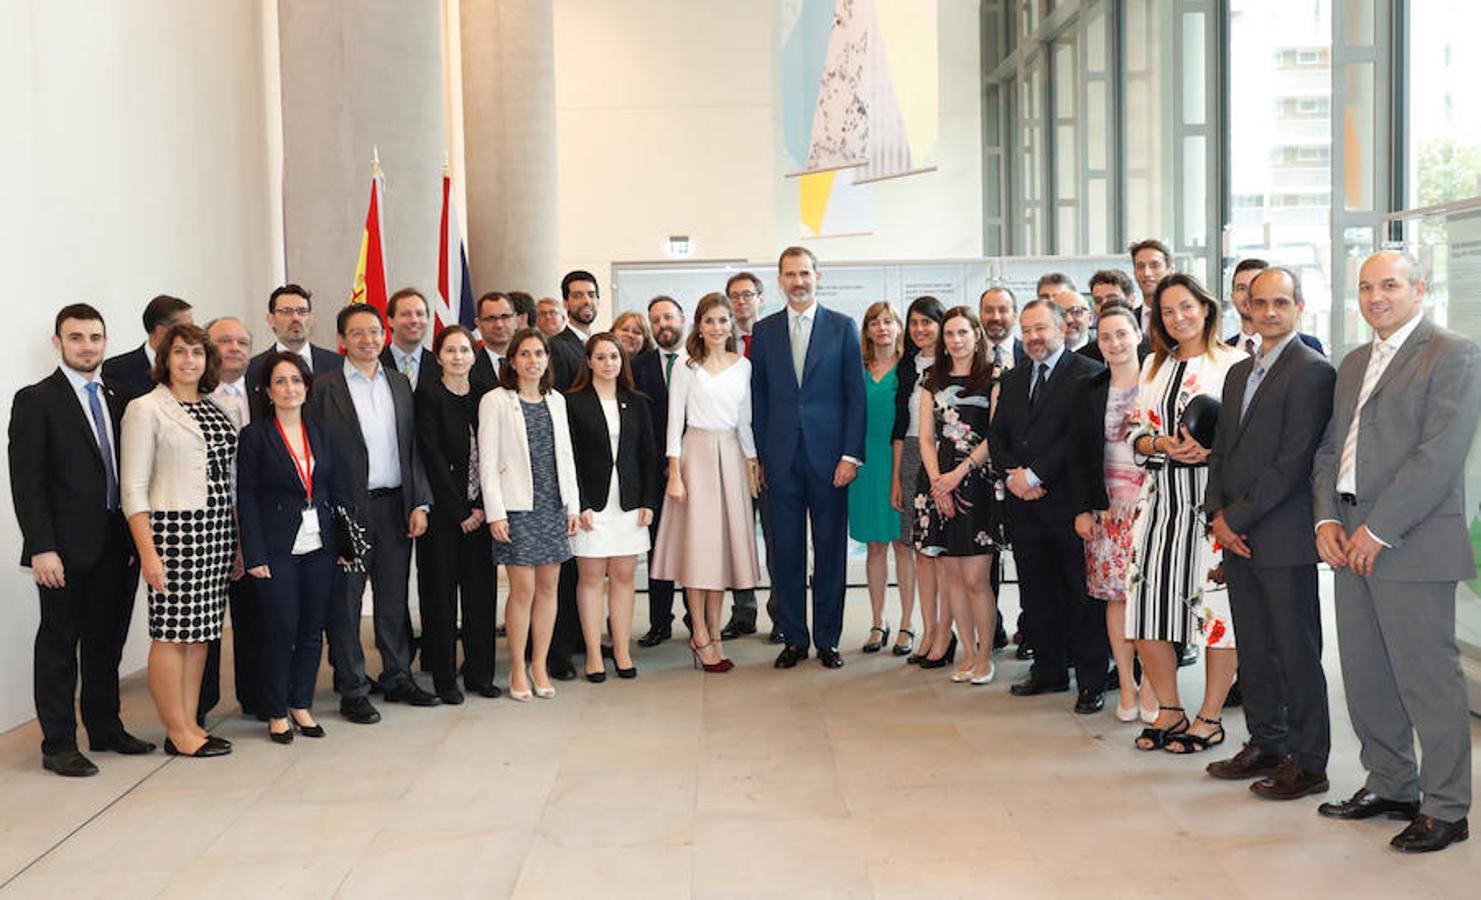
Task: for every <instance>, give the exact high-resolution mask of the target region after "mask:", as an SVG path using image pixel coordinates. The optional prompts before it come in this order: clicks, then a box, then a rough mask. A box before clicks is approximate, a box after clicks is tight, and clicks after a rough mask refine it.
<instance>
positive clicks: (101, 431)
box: [87, 381, 118, 510]
mask: <svg viewBox="0 0 1481 900" xmlns="http://www.w3.org/2000/svg"><path fill="white" fill-rule="evenodd" d="M87 408H88V410H89V411H90V412H91V413H92V414H93V425H94V427H96V428H97V429H98V452H99V453H101V454H103V474H104V475H105V476H107V480H108V509H109V510H115V509H118V473H117V472H116V471H114V468H113V467H114V462H113V444H112V443H110V442H109V441H108V419H107V417H106V416H104V415H103V401H101V400H99V399H98V383H97V382H96V381H89V382H88V383H87Z"/></svg>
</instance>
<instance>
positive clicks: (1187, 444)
mask: <svg viewBox="0 0 1481 900" xmlns="http://www.w3.org/2000/svg"><path fill="white" fill-rule="evenodd" d="M1152 309H1153V313H1152V316H1151V332H1152V355H1151V356H1149V357H1147V360H1146V362H1145V363H1143V365H1142V378H1141V384H1140V387H1139V388H1138V389H1137V399H1136V409H1135V410H1134V411H1133V412H1132V425H1131V436H1130V438H1129V442H1130V444H1131V448H1132V450H1133V452H1134V454H1135V458H1136V461H1137V464H1138V465H1141V466H1143V467H1145V468H1146V470H1147V477H1146V479H1145V480H1144V481H1143V482H1142V489H1141V497H1140V499H1139V500H1138V509H1137V514H1136V515H1137V518H1136V526H1135V536H1134V538H1133V544H1132V546H1133V551H1132V569H1131V583H1130V586H1129V596H1128V599H1127V603H1126V636H1127V637H1128V638H1130V639H1133V640H1135V641H1136V644H1137V655H1139V656H1140V657H1141V660H1142V668H1143V670H1144V671H1145V673H1146V676H1147V677H1148V678H1149V679H1150V680H1151V682H1152V690H1153V691H1154V692H1155V693H1156V695H1157V700H1158V702H1159V704H1161V706H1160V708H1159V710H1158V715H1157V719H1156V721H1155V722H1153V723H1152V727H1150V728H1147V729H1144V730H1143V731H1142V733H1141V735H1140V736H1139V737H1138V738H1137V739H1136V746H1137V747H1138V749H1141V750H1157V749H1167V750H1169V751H1171V752H1174V753H1189V752H1198V751H1200V750H1205V749H1207V748H1209V747H1211V746H1214V745H1216V744H1219V743H1221V742H1222V741H1223V740H1224V729H1223V726H1222V725H1221V724H1220V719H1219V716H1220V711H1221V710H1222V709H1223V708H1224V698H1225V697H1226V696H1227V695H1228V693H1229V687H1230V685H1232V684H1233V683H1234V673H1235V670H1236V669H1237V667H1238V659H1237V657H1236V655H1235V650H1234V626H1233V623H1232V620H1231V619H1230V616H1229V597H1228V593H1227V592H1226V591H1224V590H1223V587H1222V585H1215V584H1213V580H1212V578H1211V576H1212V575H1213V573H1214V570H1215V569H1216V567H1217V566H1218V563H1219V551H1218V548H1217V547H1216V546H1214V544H1213V541H1212V539H1211V538H1209V537H1208V530H1207V528H1206V527H1205V526H1204V522H1203V492H1204V487H1205V485H1206V484H1207V483H1208V448H1206V447H1202V446H1200V445H1199V444H1198V442H1197V441H1195V440H1194V439H1193V437H1192V436H1191V435H1189V434H1188V432H1187V430H1186V429H1185V428H1183V427H1182V426H1181V425H1180V422H1181V419H1182V415H1183V410H1184V409H1185V408H1187V406H1188V403H1189V401H1191V400H1192V399H1193V398H1194V397H1196V396H1198V395H1200V394H1207V395H1210V396H1212V397H1214V398H1216V399H1217V398H1218V397H1220V396H1221V394H1222V393H1223V389H1224V377H1225V375H1227V374H1228V372H1229V369H1230V368H1232V367H1233V366H1234V364H1235V363H1236V362H1238V361H1239V360H1240V359H1243V358H1244V355H1245V354H1244V353H1243V352H1242V351H1239V350H1235V349H1233V348H1231V347H1226V346H1225V345H1224V343H1223V342H1222V341H1220V340H1219V335H1218V328H1219V303H1218V301H1217V300H1215V299H1214V298H1213V297H1212V296H1211V295H1210V294H1209V293H1208V291H1207V290H1205V289H1204V287H1203V285H1201V284H1199V283H1198V280H1197V279H1196V278H1194V277H1193V276H1191V275H1186V274H1182V273H1175V274H1172V275H1169V276H1167V277H1166V278H1164V279H1162V281H1161V282H1160V283H1158V285H1157V292H1156V296H1155V298H1154V300H1153V304H1152ZM1215 588H1217V589H1215ZM1179 641H1183V642H1186V641H1197V642H1198V643H1200V644H1202V645H1203V646H1204V647H1206V648H1208V649H1207V653H1206V659H1207V664H1208V673H1207V677H1206V678H1205V681H1204V685H1205V686H1204V696H1203V706H1202V708H1201V709H1199V711H1198V714H1197V716H1196V717H1195V719H1194V721H1193V722H1192V723H1191V724H1190V723H1189V721H1188V717H1187V715H1186V714H1185V713H1184V710H1183V708H1182V707H1181V706H1180V705H1179V701H1178V682H1177V673H1178V661H1177V657H1176V654H1175V652H1174V650H1173V643H1174V642H1179ZM1122 677H1123V678H1126V677H1128V674H1127V673H1125V672H1123V673H1122Z"/></svg>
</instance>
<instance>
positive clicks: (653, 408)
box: [633, 349, 682, 511]
mask: <svg viewBox="0 0 1481 900" xmlns="http://www.w3.org/2000/svg"><path fill="white" fill-rule="evenodd" d="M674 365H682V363H680V362H678V361H677V360H676V361H675V362H674ZM633 383H634V384H636V385H637V388H638V391H639V392H641V393H643V394H645V395H647V397H648V414H649V415H648V418H649V420H650V421H651V422H652V423H653V446H654V447H655V448H656V449H657V452H658V460H657V466H658V486H659V489H660V490H663V489H664V488H665V487H666V486H667V485H668V447H667V443H668V429H669V388H668V383H667V382H666V381H664V380H663V352H662V351H660V350H657V349H654V350H645V351H643V352H642V353H639V354H638V355H637V357H636V358H634V359H633ZM655 511H656V510H655Z"/></svg>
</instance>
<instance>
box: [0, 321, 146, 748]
mask: <svg viewBox="0 0 1481 900" xmlns="http://www.w3.org/2000/svg"><path fill="white" fill-rule="evenodd" d="M51 342H52V346H53V347H55V348H56V350H57V352H58V353H60V354H61V357H62V364H61V365H60V366H58V367H57V370H56V371H55V372H53V373H52V374H51V375H50V376H48V377H47V378H46V379H45V380H43V381H39V382H37V383H36V384H33V385H31V386H29V387H25V388H22V389H21V390H20V391H19V392H17V393H16V395H15V402H14V404H13V405H12V406H11V410H10V487H11V496H12V499H13V500H14V502H15V517H16V520H17V521H18V522H19V523H20V526H21V536H22V549H21V565H23V566H30V567H31V574H32V577H33V578H34V579H35V581H36V588H37V590H38V591H39V592H40V595H41V622H40V626H39V627H38V628H37V631H36V657H35V675H34V678H35V685H34V687H35V692H36V718H37V719H38V720H39V721H40V724H41V733H42V742H41V763H42V765H43V766H44V767H45V768H46V769H48V770H50V771H53V772H56V773H57V774H58V775H67V776H73V777H78V776H87V775H95V774H97V772H98V767H97V766H95V765H93V763H92V761H91V760H89V759H88V758H87V757H85V756H83V755H82V753H81V752H80V751H79V750H78V749H77V719H76V714H75V712H74V706H73V703H74V698H75V697H76V693H77V680H78V678H77V676H78V656H79V650H80V652H81V670H82V724H83V726H84V727H85V728H87V736H88V742H89V744H90V747H91V749H92V750H94V751H99V750H112V751H114V752H116V753H129V754H134V753H148V752H150V751H152V750H153V749H154V745H153V744H151V743H148V742H146V741H141V740H139V739H138V738H136V737H134V736H133V735H131V734H129V733H128V732H127V731H125V730H124V728H123V722H122V720H120V719H119V715H118V713H119V699H118V664H119V661H120V660H121V659H122V658H123V645H124V640H125V639H126V638H127V637H128V632H129V620H130V618H131V617H132V615H133V611H134V591H135V589H136V588H137V587H138V584H139V566H138V562H137V560H136V558H135V556H134V549H133V541H131V540H130V539H129V533H128V527H127V526H126V525H125V524H124V518H123V513H122V512H121V511H120V505H119V490H118V466H119V456H118V453H119V450H118V448H119V434H120V431H121V428H122V420H123V408H124V405H125V404H126V403H127V400H126V399H125V398H124V395H123V392H122V391H121V390H119V389H118V388H117V387H116V386H115V385H113V384H112V383H111V382H109V381H108V380H107V379H106V378H99V377H98V368H99V363H101V362H102V359H103V352H104V350H105V349H106V348H107V345H108V335H107V331H106V330H105V326H104V324H103V317H102V316H101V315H100V314H99V313H98V311H97V310H96V309H94V308H93V307H91V306H88V305H87V304H85V303H77V304H73V305H72V306H67V307H63V308H62V310H61V311H60V312H59V313H57V317H56V325H55V330H54V334H53V336H52V339H51Z"/></svg>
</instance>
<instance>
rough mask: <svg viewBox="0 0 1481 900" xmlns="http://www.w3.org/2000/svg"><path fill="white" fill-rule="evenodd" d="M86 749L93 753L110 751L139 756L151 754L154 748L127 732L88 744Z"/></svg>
mask: <svg viewBox="0 0 1481 900" xmlns="http://www.w3.org/2000/svg"><path fill="white" fill-rule="evenodd" d="M88 749H89V750H91V751H93V752H94V753H98V752H101V751H104V750H112V751H113V752H114V753H122V754H123V755H125V756H139V755H141V754H144V753H153V752H154V749H155V748H154V745H153V744H151V743H150V742H149V741H144V740H140V739H139V738H136V737H134V736H133V735H132V734H129V733H128V732H127V731H120V732H119V733H118V734H115V735H114V736H113V737H111V738H106V739H104V740H101V741H91V742H89V744H88Z"/></svg>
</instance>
